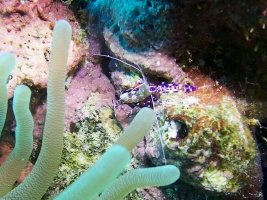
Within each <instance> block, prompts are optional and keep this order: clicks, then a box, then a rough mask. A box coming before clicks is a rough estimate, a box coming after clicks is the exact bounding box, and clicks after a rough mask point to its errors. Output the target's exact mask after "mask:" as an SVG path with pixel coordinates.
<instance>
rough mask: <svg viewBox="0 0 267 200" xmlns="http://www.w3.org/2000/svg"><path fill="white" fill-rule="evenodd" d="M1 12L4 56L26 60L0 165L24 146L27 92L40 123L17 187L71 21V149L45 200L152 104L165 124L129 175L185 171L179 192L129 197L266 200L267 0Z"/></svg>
mask: <svg viewBox="0 0 267 200" xmlns="http://www.w3.org/2000/svg"><path fill="white" fill-rule="evenodd" d="M0 15H1V17H0V29H1V31H0V53H3V52H10V53H13V54H14V55H15V57H16V64H15V68H14V70H13V71H12V72H11V74H10V76H9V79H8V81H7V84H6V86H7V88H8V94H7V95H8V99H9V100H8V109H7V115H6V118H5V119H4V120H3V119H0V120H2V121H3V123H4V122H5V124H4V126H3V130H2V134H1V137H0V164H1V165H2V164H3V163H4V162H5V161H6V160H7V158H8V156H9V154H10V153H11V151H12V149H13V148H14V146H15V143H16V142H15V141H16V140H15V138H16V136H15V130H16V122H15V118H14V114H13V111H12V103H13V102H14V100H13V96H14V91H15V88H16V87H17V85H20V84H24V85H27V86H28V87H30V89H31V91H32V97H31V103H30V110H31V113H32V115H33V119H34V129H33V150H32V153H31V156H30V158H29V160H28V162H27V164H26V166H25V167H24V169H23V172H22V173H21V175H20V177H19V178H18V179H17V180H16V182H15V183H14V184H13V186H12V188H15V187H16V186H17V185H19V184H20V183H21V182H23V180H24V179H25V178H26V177H27V175H28V174H29V173H30V172H31V170H32V169H33V167H34V165H35V163H36V162H37V160H38V156H39V153H40V151H41V146H42V143H43V139H42V137H43V128H44V124H45V116H46V110H47V100H46V97H47V80H48V71H49V70H48V66H49V61H50V56H51V49H50V47H51V41H52V34H53V28H54V26H55V22H56V21H58V20H62V19H64V20H66V21H68V22H69V23H70V25H71V29H72V37H71V41H70V48H69V53H68V62H67V73H66V75H67V78H66V82H65V92H66V97H65V104H66V105H65V118H64V138H63V152H62V156H61V161H60V164H59V167H58V171H57V173H56V175H55V177H54V180H53V182H52V183H51V185H50V186H49V188H48V190H46V193H45V194H44V195H42V199H54V198H55V197H56V196H57V195H58V194H59V193H61V192H62V191H64V190H65V189H66V188H67V187H68V186H69V185H70V184H72V183H73V182H75V180H76V179H77V178H78V177H80V176H81V175H82V174H83V173H84V172H85V171H86V170H87V169H88V168H90V167H91V166H92V165H93V164H94V163H95V162H96V161H97V160H98V159H99V158H100V157H101V156H102V155H103V153H104V152H105V151H106V150H107V149H109V148H110V147H111V146H112V144H113V143H114V142H115V141H116V140H117V139H118V138H119V136H120V135H121V132H122V130H125V129H126V128H127V127H129V124H130V123H131V121H132V120H133V119H134V117H135V116H136V114H137V113H139V111H140V109H141V108H144V107H149V108H152V109H153V110H154V112H155V113H156V123H155V124H154V125H153V127H152V129H151V130H150V131H149V132H148V134H147V135H146V136H145V137H144V139H143V140H142V141H141V142H140V143H139V144H138V145H137V146H136V147H135V148H134V150H133V151H132V159H131V163H130V165H128V166H127V167H126V169H125V171H124V172H123V173H127V172H129V171H132V170H134V169H139V168H149V167H156V166H164V165H166V164H168V165H174V166H176V167H178V168H179V170H180V173H181V174H180V178H179V179H178V180H177V181H176V182H174V183H172V184H171V185H168V184H167V185H166V186H162V187H144V188H138V189H136V190H133V191H132V192H131V193H130V194H128V196H126V197H125V199H144V200H147V199H170V200H171V199H176V200H182V199H183V200H194V199H198V200H201V199H216V200H217V199H225V198H227V199H233V200H239V199H249V200H254V199H255V200H258V199H264V198H266V195H267V194H266V193H267V186H266V176H267V41H266V40H267V34H266V27H265V26H266V23H267V5H266V3H265V2H263V1H253V0H246V1H230V0H226V1H217V0H215V1H202V0H188V1H182V0H120V1H117V0H85V1H81V0H79V1H72V0H67V1H63V0H62V1H60V0H56V1H52V0H29V1H26V0H25V1H18V0H16V1H11V0H1V1H0ZM63 104H64V103H63ZM58 106H62V105H58ZM55 109H56V108H55ZM144 118H145V117H144ZM144 120H145V119H144ZM55 123H56V122H55ZM107 165H108V163H107ZM0 169H1V168H0ZM0 175H1V173H0ZM0 199H1V198H0ZM3 199H5V198H3Z"/></svg>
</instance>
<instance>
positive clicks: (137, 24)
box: [89, 0, 174, 51]
mask: <svg viewBox="0 0 267 200" xmlns="http://www.w3.org/2000/svg"><path fill="white" fill-rule="evenodd" d="M173 7H174V4H173V3H172V2H171V1H156V0H145V1H134V0H130V1H104V0H97V1H94V2H93V3H92V4H90V5H89V10H90V14H91V15H93V16H94V17H95V18H97V20H98V21H100V23H101V24H103V26H104V27H105V28H107V29H109V30H110V31H111V32H113V33H114V34H115V35H116V36H117V37H118V39H119V41H120V44H121V46H123V48H125V49H128V50H130V51H136V50H137V51H140V50H142V51H143V50H150V49H160V48H162V46H163V45H166V43H167V40H168V41H169V40H170V38H171V37H172V35H173V31H172V27H171V26H172V22H173V18H172V16H173ZM155 33H157V34H155Z"/></svg>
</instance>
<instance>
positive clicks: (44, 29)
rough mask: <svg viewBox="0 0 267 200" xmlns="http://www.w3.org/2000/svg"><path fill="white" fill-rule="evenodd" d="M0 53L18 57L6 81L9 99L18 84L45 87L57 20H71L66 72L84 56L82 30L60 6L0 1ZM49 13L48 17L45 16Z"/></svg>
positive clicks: (49, 2)
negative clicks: (4, 52) (70, 40)
mask: <svg viewBox="0 0 267 200" xmlns="http://www.w3.org/2000/svg"><path fill="white" fill-rule="evenodd" d="M0 10H1V12H0V31H1V34H0V40H1V43H0V52H3V51H6V52H11V53H13V54H15V55H16V57H17V65H16V68H15V70H14V71H13V72H12V74H11V78H10V80H9V82H8V87H9V88H10V89H9V95H8V96H9V98H11V97H12V96H13V93H14V89H15V87H16V86H17V85H19V84H22V83H24V84H27V85H29V86H35V87H38V88H39V89H40V88H46V84H47V76H48V61H49V59H50V58H49V57H50V50H49V48H50V44H51V40H52V28H53V26H54V23H55V21H56V20H58V19H66V20H68V18H70V17H72V18H73V19H72V22H71V24H72V26H73V33H74V34H73V38H72V42H71V49H72V51H71V52H70V53H69V58H70V59H69V61H68V68H67V69H68V70H67V73H68V74H70V73H71V72H73V71H74V70H75V69H76V68H77V67H78V65H79V64H80V63H81V61H82V60H83V58H84V56H85V46H86V45H85V41H84V40H83V38H82V35H83V34H84V33H83V31H82V29H81V28H80V27H79V25H78V24H77V23H75V17H74V16H73V13H72V12H71V11H70V10H69V9H67V8H66V7H65V6H63V5H62V4H60V3H52V1H51V0H47V1H42V2H31V1H25V2H22V1H1V2H0ZM48 13H49V14H48Z"/></svg>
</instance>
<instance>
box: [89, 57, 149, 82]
mask: <svg viewBox="0 0 267 200" xmlns="http://www.w3.org/2000/svg"><path fill="white" fill-rule="evenodd" d="M93 55H94V56H102V57H106V58H111V59H113V60H117V61H119V62H121V63H123V64H125V65H128V66H130V67H132V68H134V69H136V70H137V71H138V72H140V73H141V75H142V77H143V79H144V81H146V78H145V75H144V72H143V71H142V69H141V67H139V66H135V65H131V64H129V63H127V62H125V61H123V60H120V59H118V58H115V57H112V56H110V55H102V54H93Z"/></svg>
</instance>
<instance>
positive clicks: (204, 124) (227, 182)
mask: <svg viewBox="0 0 267 200" xmlns="http://www.w3.org/2000/svg"><path fill="white" fill-rule="evenodd" d="M188 73H189V74H190V75H191V76H190V77H191V78H192V81H194V83H195V84H196V86H197V88H198V90H197V91H195V92H193V93H189V94H186V93H182V92H180V93H179V92H178V93H173V94H164V95H161V97H160V99H161V101H162V102H163V103H162V105H160V106H157V107H156V110H157V112H158V118H159V123H160V128H159V129H156V130H155V131H154V132H153V133H150V136H148V137H147V145H146V155H147V156H148V157H150V159H151V160H152V161H153V162H154V163H155V164H156V165H158V164H160V163H161V162H163V161H162V149H161V143H160V139H159V134H161V135H162V138H163V145H164V147H165V148H164V150H165V152H164V153H165V156H166V158H167V163H172V164H174V163H175V164H176V165H177V166H180V167H181V169H182V172H183V173H182V177H181V179H182V180H183V181H185V182H187V183H189V184H191V185H194V186H195V187H199V188H202V189H203V190H208V191H211V192H212V193H213V195H214V194H215V195H216V194H217V195H218V194H219V195H229V196H231V195H232V196H235V195H236V196H238V195H240V194H243V193H246V190H250V198H260V197H261V195H262V194H261V190H260V186H261V183H262V180H261V173H260V172H259V170H260V165H259V161H260V160H259V156H258V151H257V146H256V143H255V140H254V138H253V137H252V135H251V133H250V131H249V129H248V127H247V125H246V124H245V122H244V118H243V117H242V115H241V114H240V112H239V111H238V109H237V106H236V103H235V101H234V100H233V98H232V97H231V95H230V93H229V91H227V89H226V88H224V87H222V86H216V85H215V83H214V82H213V81H212V80H211V79H209V78H207V77H205V76H203V75H201V74H200V73H199V72H198V71H196V70H193V71H192V72H188ZM194 77H195V78H194ZM204 80H205V81H206V82H205V85H199V84H203V81H204ZM252 174H253V175H255V174H258V175H256V176H252ZM252 190H253V191H252ZM237 194H238V195H237ZM247 195H248V194H247ZM248 196H249V195H248Z"/></svg>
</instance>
